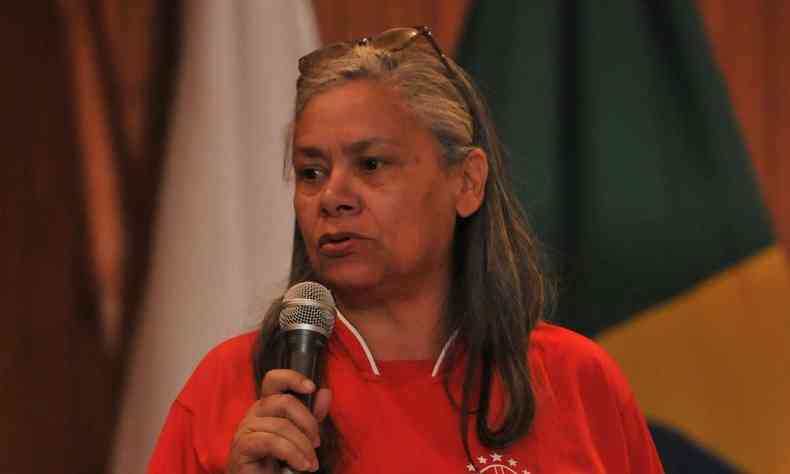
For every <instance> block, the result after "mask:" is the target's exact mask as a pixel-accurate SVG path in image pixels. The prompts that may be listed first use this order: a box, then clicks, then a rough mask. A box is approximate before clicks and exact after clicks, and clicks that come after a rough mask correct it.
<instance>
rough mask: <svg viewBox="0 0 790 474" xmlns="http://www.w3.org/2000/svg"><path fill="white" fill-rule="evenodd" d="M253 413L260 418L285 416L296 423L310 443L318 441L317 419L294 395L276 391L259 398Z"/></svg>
mask: <svg viewBox="0 0 790 474" xmlns="http://www.w3.org/2000/svg"><path fill="white" fill-rule="evenodd" d="M253 413H254V414H255V416H257V417H261V418H271V417H274V418H285V419H287V420H290V422H291V423H293V424H294V425H296V426H297V427H298V428H299V429H300V430H301V431H302V433H304V434H305V436H307V437H308V438H310V440H311V442H312V443H318V440H319V436H318V420H316V418H315V416H313V414H312V413H310V411H309V410H308V409H307V407H306V406H304V404H303V403H302V402H300V401H299V400H298V399H297V398H296V397H294V396H293V395H290V394H287V393H277V394H274V395H269V396H268V397H266V398H261V399H260V400H258V401H257V402H256V404H255V408H254V410H253Z"/></svg>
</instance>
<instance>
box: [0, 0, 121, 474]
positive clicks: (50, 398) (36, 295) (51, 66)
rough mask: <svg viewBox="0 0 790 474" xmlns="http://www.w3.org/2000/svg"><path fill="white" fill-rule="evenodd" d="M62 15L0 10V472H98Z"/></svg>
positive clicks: (92, 342) (90, 319) (94, 369)
mask: <svg viewBox="0 0 790 474" xmlns="http://www.w3.org/2000/svg"><path fill="white" fill-rule="evenodd" d="M61 20H62V19H61V18H60V16H59V14H58V11H57V7H56V4H55V2H54V1H48V0H34V1H30V2H15V3H13V4H9V5H8V6H7V8H6V9H5V10H4V13H3V15H1V16H0V56H2V57H3V58H4V60H5V61H6V63H7V64H9V65H13V67H6V68H5V70H4V72H3V74H1V75H0V102H2V104H3V107H2V109H0V124H1V125H2V127H3V129H4V130H5V131H6V132H7V133H6V136H5V140H4V153H3V159H4V162H3V171H2V173H0V222H2V225H3V229H2V232H0V249H2V251H3V252H4V254H3V258H2V261H3V264H2V265H0V269H1V270H0V312H2V315H3V318H2V320H0V321H2V327H0V347H2V350H3V356H2V357H0V375H2V383H0V413H1V414H0V420H2V421H0V472H3V473H18V474H28V473H29V474H33V473H39V472H47V473H53V474H59V473H62V474H66V473H74V472H80V473H91V474H93V473H96V474H98V473H100V472H102V462H103V460H102V458H103V454H102V453H103V450H104V447H105V446H106V444H107V440H108V439H109V437H110V434H111V431H110V429H109V426H108V424H107V423H106V420H107V417H106V413H107V412H106V408H107V407H108V401H109V399H110V394H109V390H107V387H106V386H105V385H104V382H105V381H106V380H108V377H109V373H108V372H109V371H110V365H109V363H108V360H107V358H106V357H104V356H103V355H102V351H101V344H100V340H99V338H98V336H97V328H98V324H97V319H96V314H97V312H96V306H95V301H96V300H95V291H94V290H95V285H94V280H93V278H92V272H91V269H90V263H89V257H88V253H89V237H88V235H87V232H86V228H87V226H86V216H85V202H84V194H83V187H82V178H81V173H80V166H79V150H78V146H77V143H76V139H75V122H74V120H73V117H74V115H73V105H74V104H73V101H72V99H73V96H72V94H71V87H70V86H71V74H70V69H69V64H68V58H67V54H66V50H65V48H64V43H65V42H64V40H65V38H66V35H65V25H64V24H63V22H62V21H61Z"/></svg>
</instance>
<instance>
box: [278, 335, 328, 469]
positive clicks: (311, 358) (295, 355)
mask: <svg viewBox="0 0 790 474" xmlns="http://www.w3.org/2000/svg"><path fill="white" fill-rule="evenodd" d="M285 338H286V347H287V348H288V354H287V358H286V363H285V367H286V368H288V369H291V370H295V371H297V372H299V373H300V374H302V375H304V376H305V377H307V378H309V379H310V380H312V381H313V383H315V386H316V390H317V387H318V385H319V380H318V375H319V374H318V373H317V371H316V369H317V367H318V358H319V356H320V355H321V353H322V352H323V350H324V346H325V345H326V337H325V336H324V335H323V334H321V333H318V332H316V331H310V330H307V329H293V330H290V331H288V332H286V334H285ZM290 393H291V395H293V396H295V397H296V398H298V399H299V400H300V401H301V402H302V403H304V404H305V406H306V407H307V408H308V409H309V410H310V411H312V410H313V403H314V402H315V392H313V393H308V394H304V393H295V392H290ZM281 464H282V468H281V471H280V472H281V473H282V474H302V471H294V470H293V469H291V468H290V467H288V466H287V465H285V463H281Z"/></svg>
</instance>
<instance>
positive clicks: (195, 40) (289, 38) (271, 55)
mask: <svg viewBox="0 0 790 474" xmlns="http://www.w3.org/2000/svg"><path fill="white" fill-rule="evenodd" d="M184 6H185V9H186V11H185V15H186V16H185V18H184V29H183V31H184V34H183V38H182V41H183V43H182V48H183V49H182V57H181V68H180V71H179V82H178V87H177V96H176V100H175V102H174V109H173V111H174V115H173V122H172V123H171V129H170V130H171V134H170V138H169V143H168V152H167V160H166V164H165V169H164V175H163V181H162V190H161V195H160V196H161V199H160V207H159V210H158V211H159V214H158V217H157V224H156V229H155V241H154V247H153V249H154V251H153V255H152V268H151V273H150V278H149V281H148V284H147V291H146V296H145V301H144V305H143V313H142V315H141V316H142V320H141V324H140V326H139V330H138V333H137V339H136V343H135V344H136V345H135V351H134V355H133V358H132V360H131V367H130V376H129V378H128V380H127V389H126V393H125V394H124V402H123V408H122V413H121V422H120V425H119V431H118V434H117V438H116V442H115V450H114V455H113V459H112V464H111V465H112V472H113V473H115V474H139V473H142V472H145V468H146V466H147V463H148V459H149V458H150V456H151V454H152V451H153V447H154V444H155V442H156V438H157V436H158V435H159V431H160V429H161V427H162V425H163V423H164V420H165V417H166V415H167V411H168V409H169V406H170V403H171V402H172V401H173V399H174V398H175V397H176V395H177V393H178V391H179V389H180V388H181V386H182V385H183V384H184V382H186V380H187V378H188V377H189V374H190V373H191V372H192V370H193V369H194V368H195V366H196V364H197V362H198V361H199V360H200V358H201V357H202V356H203V355H204V354H205V353H206V352H207V351H208V350H209V349H210V348H211V347H212V346H214V345H216V344H217V343H218V342H220V341H221V340H222V339H225V338H227V337H229V336H231V335H234V334H238V333H241V332H244V331H249V330H253V329H255V328H256V326H257V323H258V322H259V321H260V318H261V316H262V312H263V310H264V309H265V307H266V306H268V303H269V302H270V300H271V298H272V297H273V296H275V295H276V294H278V293H281V292H282V291H283V289H284V286H285V284H286V282H287V269H288V265H289V263H290V253H291V239H292V234H293V211H292V204H291V199H292V191H291V190H290V189H289V186H288V185H287V184H286V183H285V182H284V181H283V179H282V176H283V174H282V160H283V156H284V153H285V130H286V126H287V123H288V121H289V120H290V115H291V113H292V111H293V98H294V94H295V81H296V77H297V69H296V66H297V59H298V58H299V57H300V56H302V55H303V54H305V53H307V52H309V51H311V50H313V49H315V48H316V47H318V43H319V40H318V33H317V28H316V25H315V18H314V16H313V12H312V9H311V2H310V1H309V0H298V1H293V0H267V1H257V0H238V1H215V0H193V1H190V2H185V4H184ZM250 376H252V375H250Z"/></svg>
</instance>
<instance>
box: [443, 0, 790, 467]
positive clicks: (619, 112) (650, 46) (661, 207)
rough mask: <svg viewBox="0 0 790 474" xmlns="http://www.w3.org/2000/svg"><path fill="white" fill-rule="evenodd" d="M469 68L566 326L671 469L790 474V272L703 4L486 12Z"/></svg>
mask: <svg viewBox="0 0 790 474" xmlns="http://www.w3.org/2000/svg"><path fill="white" fill-rule="evenodd" d="M459 61H460V63H461V65H462V66H463V67H464V68H465V69H466V70H468V71H469V72H470V73H471V74H472V76H473V77H474V79H475V80H476V81H477V82H478V84H479V85H480V86H481V88H482V90H483V92H484V94H485V96H486V97H487V98H488V99H489V103H490V105H491V108H492V112H493V115H494V119H495V121H496V123H497V126H498V129H499V131H500V133H501V138H502V140H503V142H504V145H505V149H506V151H507V153H508V159H509V161H510V166H511V175H512V179H513V183H514V187H515V189H516V192H517V193H518V195H519V197H520V198H521V200H522V202H523V204H524V206H525V208H526V210H527V214H528V216H529V217H530V219H531V221H532V224H533V227H534V228H535V230H536V232H537V234H538V236H539V238H540V239H541V240H542V241H543V242H544V244H545V247H546V250H547V252H546V253H547V259H548V262H549V264H550V265H549V267H550V268H551V269H552V270H553V272H554V273H556V274H557V276H558V279H559V281H560V305H559V308H558V310H557V314H556V315H554V316H553V319H555V320H556V321H558V322H559V323H561V324H564V325H567V326H570V327H571V328H573V329H576V330H578V331H581V332H583V333H585V334H588V335H590V336H597V337H599V339H600V340H601V343H602V344H603V345H604V347H606V348H607V350H609V351H610V352H611V353H612V354H613V355H614V356H615V358H616V359H617V360H618V361H619V362H620V363H621V365H622V366H623V368H624V371H625V373H626V374H627V375H628V377H629V380H630V381H631V383H632V385H633V386H634V391H635V393H636V395H637V398H638V399H639V401H640V404H641V405H642V406H643V408H644V409H645V411H646V412H647V414H648V415H649V416H650V417H651V430H652V431H653V435H654V439H655V440H656V444H657V447H658V448H659V453H660V455H661V457H662V461H663V462H664V464H665V467H666V470H667V472H668V473H673V472H705V473H725V472H726V473H730V472H736V471H735V469H736V468H735V467H733V466H738V468H741V469H747V470H748V472H761V473H768V472H777V473H779V472H784V471H781V466H783V465H784V466H787V465H790V459H788V458H787V456H785V455H784V454H782V453H783V452H784V451H786V450H783V449H781V448H779V446H783V445H786V441H787V438H788V437H790V428H788V429H787V430H784V431H782V429H778V428H775V426H777V425H776V423H773V422H772V421H770V420H776V419H777V417H779V418H782V419H786V418H787V416H790V409H788V408H786V405H787V404H786V403H783V402H781V400H782V399H786V398H787V396H790V384H782V385H780V386H779V388H774V387H775V386H776V382H775V381H776V380H778V379H780V380H783V379H784V378H786V367H787V364H786V362H787V361H788V360H789V359H788V356H787V354H786V352H787V351H786V350H784V348H785V347H788V346H789V345H790V332H788V331H786V330H782V329H781V328H782V327H784V325H785V324H784V321H785V318H786V312H787V307H788V306H790V300H788V296H787V295H788V294H789V293H790V278H788V272H787V266H786V261H785V260H784V257H783V256H782V255H781V252H780V251H778V250H776V249H775V247H772V246H773V243H774V236H773V232H772V228H771V223H770V220H769V218H768V214H767V212H766V209H765V208H764V206H763V204H762V201H761V196H760V192H759V188H758V185H757V182H756V179H755V176H754V172H753V170H752V165H751V162H750V159H749V156H748V154H747V151H746V148H745V146H744V143H743V140H742V138H741V137H740V133H739V129H738V126H737V122H736V120H735V118H734V115H733V111H732V109H731V107H730V104H729V101H728V98H727V94H726V88H725V85H724V82H723V79H722V77H721V76H720V74H719V71H718V70H717V68H716V65H715V63H714V61H713V59H712V57H711V52H710V47H709V45H708V44H707V38H706V36H705V33H704V30H703V27H702V22H701V21H700V18H699V17H698V14H697V12H696V10H695V8H694V3H693V2H687V1H680V0H667V1H662V2H642V1H636V0H614V1H610V2H575V1H555V0H533V1H530V2H524V1H519V0H498V1H496V2H493V1H487V2H482V1H481V2H476V3H475V6H474V8H473V9H472V11H471V12H470V14H469V17H468V20H467V24H466V30H465V34H464V36H463V37H462V41H461V46H460V51H459ZM772 249H773V250H772ZM767 341H770V342H769V343H767V344H766V342H767ZM781 361H785V362H784V363H783V362H781ZM766 393H771V394H772V395H770V396H766ZM773 393H776V396H775V397H774V396H773ZM755 407H759V409H756V408H755ZM763 412H764V413H763ZM767 413H770V414H771V415H768V416H762V415H763V414H767ZM782 426H784V425H782ZM767 433H770V435H769V434H767ZM770 436H772V437H773V439H779V440H784V441H779V442H776V441H771V440H770V439H769V437H770ZM783 456H784V457H783ZM782 459H784V461H783V460H782ZM783 463H784V464H783Z"/></svg>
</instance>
